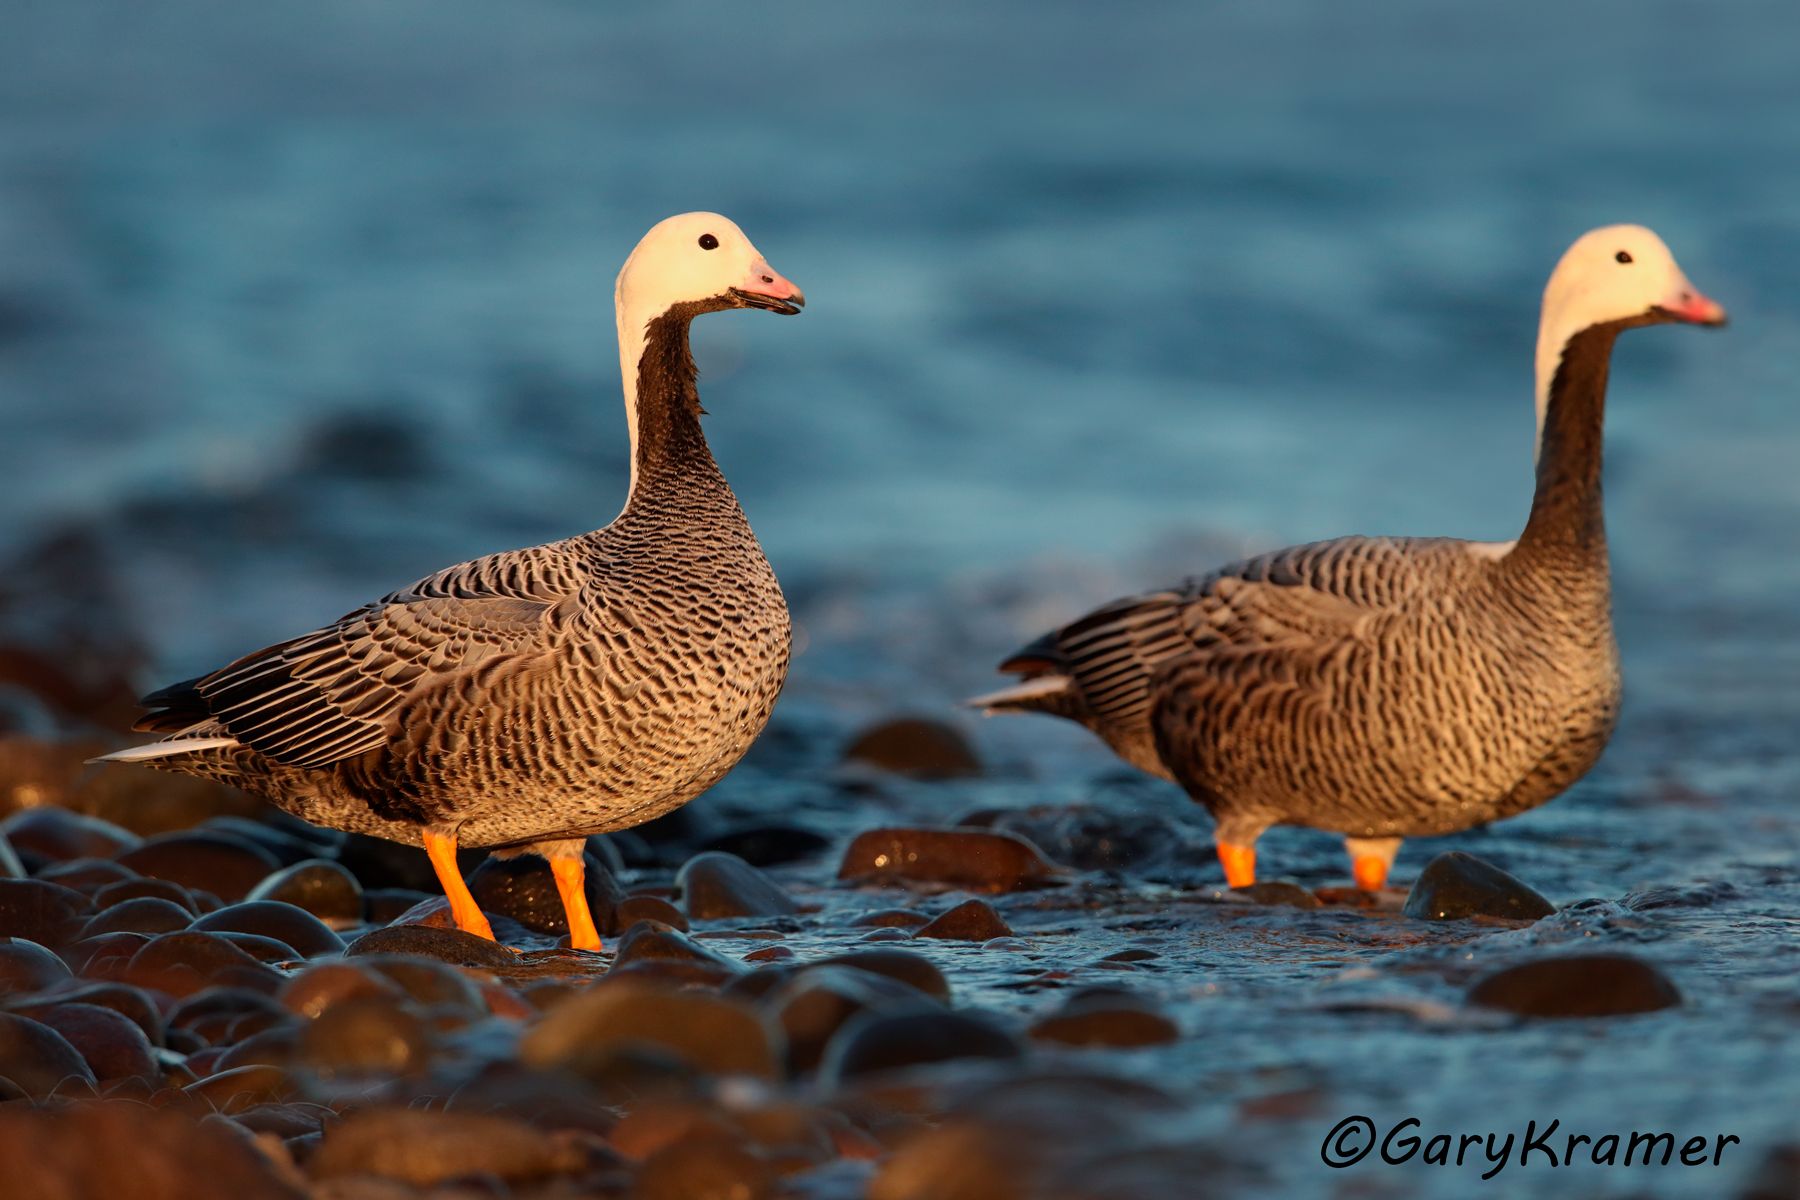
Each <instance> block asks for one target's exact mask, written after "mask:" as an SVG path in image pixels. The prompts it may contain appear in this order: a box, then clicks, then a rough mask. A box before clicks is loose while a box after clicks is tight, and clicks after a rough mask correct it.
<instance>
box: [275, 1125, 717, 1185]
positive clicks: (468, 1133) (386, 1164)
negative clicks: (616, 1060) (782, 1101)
mask: <svg viewBox="0 0 1800 1200" xmlns="http://www.w3.org/2000/svg"><path fill="white" fill-rule="evenodd" d="M585 1162H586V1157H585V1154H584V1153H583V1152H582V1150H581V1149H580V1147H579V1146H577V1145H575V1144H574V1143H570V1142H566V1141H562V1140H559V1139H557V1138H554V1137H552V1136H551V1135H550V1134H548V1133H544V1132H542V1131H541V1130H538V1129H534V1128H532V1127H531V1126H530V1125H527V1124H526V1123H525V1122H523V1121H515V1120H512V1119H510V1118H507V1117H496V1116H487V1115H473V1114H468V1113H460V1112H426V1111H421V1110H417V1109H406V1108H385V1109H367V1110H364V1111H362V1112H357V1113H353V1114H351V1115H349V1116H347V1117H345V1118H344V1119H343V1120H342V1121H339V1122H338V1123H336V1124H335V1125H333V1126H331V1127H330V1128H329V1129H328V1130H326V1132H325V1137H324V1140H323V1141H321V1142H320V1143H319V1148H318V1151H317V1153H315V1154H314V1155H313V1156H312V1159H311V1161H310V1162H309V1163H308V1164H307V1168H308V1171H309V1173H310V1174H311V1175H312V1177H313V1178H315V1179H336V1178H339V1177H344V1176H350V1177H355V1176H375V1177H378V1178H381V1179H391V1180H394V1181H396V1182H398V1183H402V1184H407V1185H410V1186H412V1187H415V1188H429V1187H432V1186H434V1185H436V1184H440V1183H447V1182H449V1181H451V1180H456V1179H463V1178H490V1179H493V1180H495V1181H526V1180H533V1179H540V1178H545V1177H548V1176H552V1175H559V1174H565V1173H568V1172H572V1171H576V1170H579V1169H580V1168H581V1167H582V1166H583V1165H584V1164H585ZM501 1186H502V1187H504V1183H502V1185H501ZM344 1194H345V1195H349V1194H351V1193H344ZM382 1194H386V1193H385V1192H383V1193H382ZM696 1200H698V1198H696Z"/></svg>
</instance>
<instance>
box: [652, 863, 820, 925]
mask: <svg viewBox="0 0 1800 1200" xmlns="http://www.w3.org/2000/svg"><path fill="white" fill-rule="evenodd" d="M675 886H676V887H677V888H679V889H680V891H681V900H682V906H683V907H684V908H686V909H687V915H688V916H689V917H690V918H691V919H693V920H696V921H704V920H710V919H713V918H719V917H775V916H787V915H789V914H792V913H795V912H798V911H799V907H798V906H797V905H796V904H795V903H794V901H793V900H792V899H791V898H790V897H789V896H788V894H787V893H786V892H784V891H782V890H781V887H780V885H779V884H777V883H776V882H775V881H774V880H772V879H770V878H769V877H768V876H767V875H764V874H763V873H762V872H761V871H759V870H757V869H756V868H755V867H753V866H751V865H750V864H749V863H747V862H745V861H744V860H743V859H741V858H738V857H737V856H736V855H732V854H724V853H721V852H719V851H716V850H709V851H707V852H706V853H705V854H696V855H695V856H694V857H693V858H690V859H688V860H687V863H686V864H685V865H683V866H682V868H681V871H680V873H679V874H677V875H676V876H675Z"/></svg>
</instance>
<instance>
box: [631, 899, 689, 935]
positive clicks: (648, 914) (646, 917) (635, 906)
mask: <svg viewBox="0 0 1800 1200" xmlns="http://www.w3.org/2000/svg"><path fill="white" fill-rule="evenodd" d="M618 920H619V928H620V929H621V930H628V929H630V928H631V927H632V926H633V925H636V924H637V923H638V922H639V921H654V922H656V923H658V924H661V925H667V926H668V927H669V928H671V929H676V930H679V931H681V932H682V933H686V932H687V930H688V919H687V914H686V913H684V912H682V911H681V910H680V909H679V908H676V907H675V906H674V905H673V904H670V903H669V902H668V901H667V900H664V899H663V898H662V897H661V896H627V897H625V899H623V900H621V901H620V902H619V908H618Z"/></svg>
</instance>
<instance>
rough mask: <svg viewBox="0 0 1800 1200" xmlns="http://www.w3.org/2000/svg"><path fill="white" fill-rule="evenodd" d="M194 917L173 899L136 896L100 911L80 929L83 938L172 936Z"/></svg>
mask: <svg viewBox="0 0 1800 1200" xmlns="http://www.w3.org/2000/svg"><path fill="white" fill-rule="evenodd" d="M193 921H194V914H193V913H191V912H189V911H188V910H187V909H185V908H183V907H181V905H179V904H177V903H175V902H174V901H173V900H163V899H160V898H159V897H156V896H140V897H138V898H137V899H135V900H122V901H120V902H119V903H117V904H114V905H111V906H109V907H107V908H103V909H101V910H100V911H99V912H97V913H95V914H94V915H93V916H92V917H89V918H88V923H87V924H86V925H84V926H82V929H81V936H82V937H84V938H90V937H99V936H100V935H101V934H103V933H149V934H157V933H174V932H175V931H176V930H180V929H186V928H187V927H188V926H189V925H191V924H193Z"/></svg>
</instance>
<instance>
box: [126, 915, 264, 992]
mask: <svg viewBox="0 0 1800 1200" xmlns="http://www.w3.org/2000/svg"><path fill="white" fill-rule="evenodd" d="M120 982H123V983H131V984H135V985H137V986H138V987H146V988H150V989H152V990H153V991H159V992H167V993H169V995H171V996H191V995H193V994H194V993H196V992H199V991H202V990H204V989H205V988H208V987H213V986H218V985H223V986H229V987H243V988H249V989H251V990H253V991H261V992H267V993H271V994H272V993H273V992H274V991H275V989H276V988H277V987H279V986H280V984H281V976H280V975H279V974H277V973H276V972H275V971H274V970H272V969H271V968H269V967H266V966H264V965H263V964H262V962H261V961H260V960H258V959H257V958H256V956H255V955H253V954H251V953H250V952H249V951H247V950H245V949H243V948H242V947H240V946H237V945H235V944H233V943H232V941H231V939H229V938H228V937H226V936H224V935H222V934H217V933H199V932H194V931H190V930H183V931H181V932H178V933H162V934H158V935H156V936H155V937H153V938H151V939H150V940H149V941H148V942H147V943H145V944H144V946H143V947H142V948H140V949H139V950H138V951H137V953H136V954H134V955H132V956H131V962H130V964H129V965H128V966H127V967H126V968H125V971H124V974H123V975H122V976H121V977H120Z"/></svg>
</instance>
